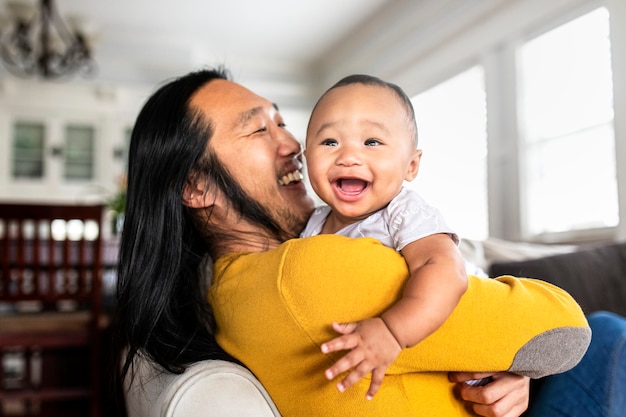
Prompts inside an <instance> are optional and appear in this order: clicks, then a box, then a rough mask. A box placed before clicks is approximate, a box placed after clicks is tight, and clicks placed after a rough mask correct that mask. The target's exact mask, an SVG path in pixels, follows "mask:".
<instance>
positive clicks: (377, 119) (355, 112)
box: [305, 84, 421, 220]
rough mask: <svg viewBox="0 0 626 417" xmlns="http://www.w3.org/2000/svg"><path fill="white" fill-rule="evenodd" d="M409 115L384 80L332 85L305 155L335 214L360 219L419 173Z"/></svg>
mask: <svg viewBox="0 0 626 417" xmlns="http://www.w3.org/2000/svg"><path fill="white" fill-rule="evenodd" d="M409 126H410V125H409V117H408V115H407V113H406V109H405V107H404V105H403V103H402V102H401V101H400V98H399V97H398V96H397V95H396V94H395V93H394V92H393V91H392V90H390V89H387V88H383V87H380V86H368V85H363V84H351V85H347V86H343V87H338V88H335V89H333V90H331V91H329V92H328V93H327V94H326V96H325V97H324V98H323V99H322V100H321V101H320V103H319V104H318V105H317V108H316V109H315V111H314V112H313V114H312V115H311V120H310V122H309V128H308V131H307V138H306V150H305V156H306V160H307V168H308V174H309V178H310V180H311V185H312V186H313V189H314V190H315V192H316V193H317V194H318V195H319V197H320V198H321V199H322V200H324V201H325V202H326V203H327V204H328V205H330V206H331V207H332V208H333V209H334V211H335V212H336V214H339V215H341V216H343V217H346V219H352V220H358V219H361V218H365V217H367V216H368V215H370V214H372V213H373V212H375V211H377V210H379V209H381V208H382V207H385V206H386V205H387V204H388V203H389V201H390V200H391V199H392V198H393V197H395V196H396V195H397V194H398V192H399V191H400V187H401V186H402V182H403V181H404V180H407V181H411V180H413V179H414V178H415V176H416V175H417V171H418V168H419V160H420V156H421V151H419V150H417V149H416V148H415V142H414V139H413V136H412V132H411V130H410V129H409Z"/></svg>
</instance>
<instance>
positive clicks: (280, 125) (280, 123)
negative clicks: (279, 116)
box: [277, 122, 287, 127]
mask: <svg viewBox="0 0 626 417" xmlns="http://www.w3.org/2000/svg"><path fill="white" fill-rule="evenodd" d="M277 124H278V127H287V123H285V122H278V123H277Z"/></svg>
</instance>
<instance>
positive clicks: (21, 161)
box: [13, 122, 45, 179]
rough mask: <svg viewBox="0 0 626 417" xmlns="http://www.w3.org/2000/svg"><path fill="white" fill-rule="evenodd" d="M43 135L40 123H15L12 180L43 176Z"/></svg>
mask: <svg viewBox="0 0 626 417" xmlns="http://www.w3.org/2000/svg"><path fill="white" fill-rule="evenodd" d="M44 134H45V129H44V126H43V124H41V123H26V122H17V123H15V125H14V131H13V178H16V179H18V178H28V179H41V178H43V176H44V168H45V167H44Z"/></svg>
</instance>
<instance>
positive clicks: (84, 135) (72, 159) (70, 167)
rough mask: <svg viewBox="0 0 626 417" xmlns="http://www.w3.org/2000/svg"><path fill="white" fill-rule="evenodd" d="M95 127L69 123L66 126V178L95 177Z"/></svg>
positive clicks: (84, 178)
mask: <svg viewBox="0 0 626 417" xmlns="http://www.w3.org/2000/svg"><path fill="white" fill-rule="evenodd" d="M94 145H95V144H94V129H93V127H91V126H78V125H68V126H66V128H65V179H68V180H90V179H93V178H94V172H93V171H94Z"/></svg>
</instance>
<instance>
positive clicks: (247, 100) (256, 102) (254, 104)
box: [191, 79, 277, 123]
mask: <svg viewBox="0 0 626 417" xmlns="http://www.w3.org/2000/svg"><path fill="white" fill-rule="evenodd" d="M191 104H192V105H194V106H198V107H200V108H202V109H205V110H206V111H207V112H208V113H209V114H215V113H216V112H230V113H231V117H234V118H236V121H237V122H238V123H245V122H247V121H249V120H250V119H251V118H252V117H254V116H256V115H257V114H259V113H261V112H262V111H263V110H265V109H271V111H273V110H274V109H277V108H276V106H275V105H274V104H273V103H271V102H270V101H269V100H267V99H265V98H263V97H260V96H259V95H257V94H255V93H253V92H252V91H250V90H248V89H247V88H245V87H243V86H242V85H240V84H237V83H234V82H232V81H228V80H222V79H216V80H212V81H210V82H209V83H207V84H206V85H204V86H203V87H202V88H200V89H199V90H198V91H197V92H196V93H195V94H194V95H193V97H192V98H191Z"/></svg>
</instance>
